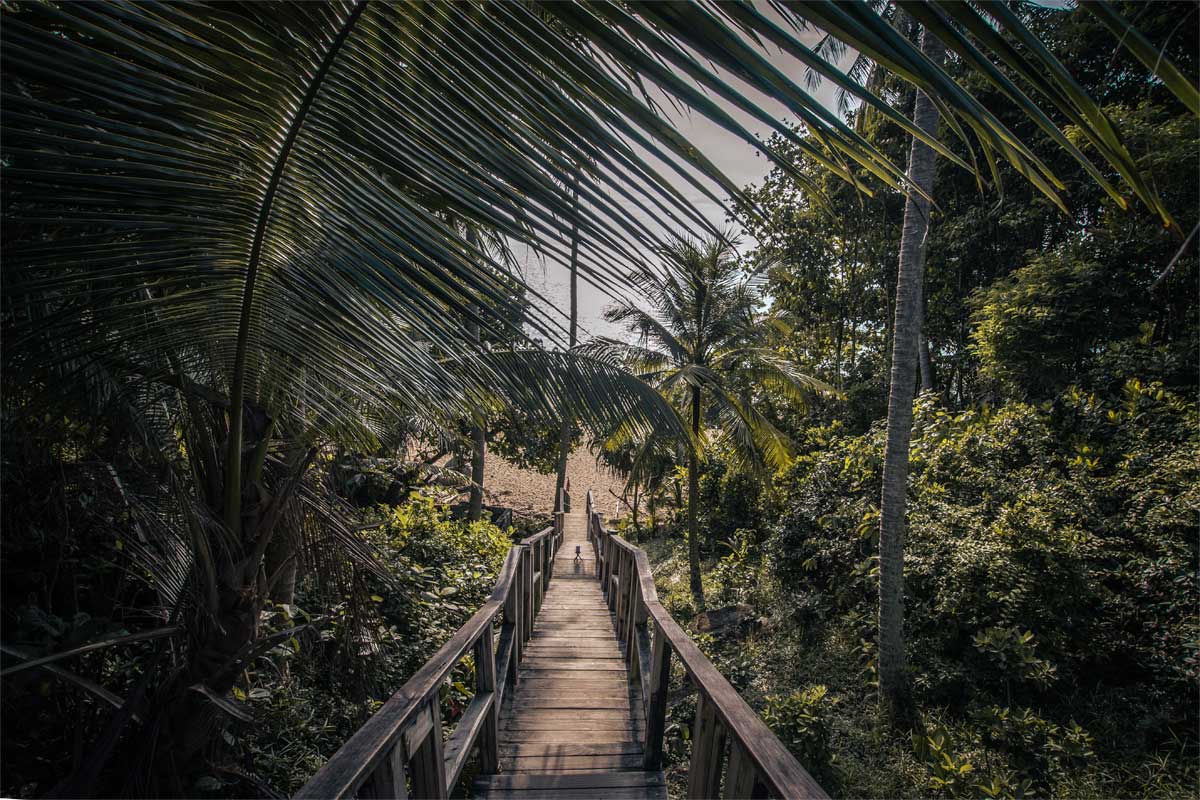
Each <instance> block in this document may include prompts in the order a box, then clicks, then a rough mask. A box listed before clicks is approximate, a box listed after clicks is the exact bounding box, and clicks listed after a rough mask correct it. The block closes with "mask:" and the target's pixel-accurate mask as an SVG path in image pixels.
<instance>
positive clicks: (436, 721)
mask: <svg viewBox="0 0 1200 800" xmlns="http://www.w3.org/2000/svg"><path fill="white" fill-rule="evenodd" d="M428 707H429V716H430V718H431V720H432V726H431V727H430V729H429V733H428V734H426V736H425V739H424V740H423V741H422V742H421V743H420V746H419V747H418V748H417V750H416V752H415V753H414V754H413V756H412V759H411V761H410V762H409V763H410V765H411V769H412V795H413V797H414V798H419V799H420V800H424V798H434V799H435V800H442V798H445V797H446V796H447V795H446V763H445V755H444V754H443V752H442V710H441V704H440V703H439V702H438V698H437V695H436V694H435V695H434V696H433V699H431V700H430V701H428Z"/></svg>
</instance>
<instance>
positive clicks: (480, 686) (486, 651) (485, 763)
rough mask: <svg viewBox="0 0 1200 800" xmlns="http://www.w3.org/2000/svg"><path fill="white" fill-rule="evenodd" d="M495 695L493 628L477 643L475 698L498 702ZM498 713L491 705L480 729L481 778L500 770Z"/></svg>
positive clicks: (488, 629) (452, 781)
mask: <svg viewBox="0 0 1200 800" xmlns="http://www.w3.org/2000/svg"><path fill="white" fill-rule="evenodd" d="M495 691H496V656H495V652H494V651H493V650H492V628H491V626H490V625H489V626H488V627H487V628H485V629H484V630H483V633H482V634H481V635H480V636H479V640H478V641H477V642H476V643H475V698H476V699H478V698H480V697H488V696H490V697H492V698H493V700H494V699H495ZM472 702H474V700H473V701H472ZM498 713H499V709H498V708H497V707H496V704H495V703H494V702H489V703H488V705H487V710H486V711H485V712H484V718H483V721H482V723H480V726H479V735H478V738H477V739H476V742H477V744H478V745H479V774H481V775H493V774H495V772H496V770H497V769H498V768H499V767H500V751H499V750H498V748H499V746H500V738H499V735H498V733H497V731H498V722H499V720H498V717H497V715H498ZM472 738H474V737H472ZM468 749H469V748H468ZM457 781H458V774H457V773H455V775H454V777H453V778H449V777H448V779H447V781H446V782H447V783H448V784H449V785H450V786H453V785H454V784H455V783H456V782H457Z"/></svg>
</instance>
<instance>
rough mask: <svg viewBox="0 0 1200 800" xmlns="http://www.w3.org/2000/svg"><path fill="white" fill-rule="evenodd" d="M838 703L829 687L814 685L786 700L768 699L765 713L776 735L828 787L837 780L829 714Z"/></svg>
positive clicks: (765, 718) (780, 698)
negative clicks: (830, 746) (831, 694)
mask: <svg viewBox="0 0 1200 800" xmlns="http://www.w3.org/2000/svg"><path fill="white" fill-rule="evenodd" d="M836 702H837V700H836V698H834V697H832V696H830V695H829V690H828V689H827V688H826V687H825V686H820V685H814V686H807V687H805V688H804V689H800V690H797V691H794V692H792V693H791V694H788V695H786V696H783V697H776V696H772V697H768V698H767V704H766V707H765V708H764V709H763V712H762V717H763V720H764V721H765V722H766V723H767V726H768V727H770V729H771V730H772V732H774V734H775V735H776V736H778V737H779V740H780V741H781V742H783V744H784V745H785V746H786V747H787V748H788V750H791V751H792V755H794V756H796V758H797V759H798V760H799V761H800V763H801V764H803V765H804V768H805V769H807V770H808V771H809V773H811V774H812V776H813V777H814V778H816V779H817V782H818V783H821V784H823V785H825V786H826V787H828V786H829V785H830V784H831V783H832V781H833V778H834V774H833V753H832V751H831V750H830V748H829V736H830V729H829V715H830V711H831V709H832V707H833V705H834V704H835V703H836Z"/></svg>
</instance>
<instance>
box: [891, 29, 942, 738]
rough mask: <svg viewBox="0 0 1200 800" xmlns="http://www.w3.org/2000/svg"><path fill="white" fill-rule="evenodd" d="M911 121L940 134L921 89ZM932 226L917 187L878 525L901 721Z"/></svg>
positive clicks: (895, 710) (911, 203) (903, 244)
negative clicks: (911, 458) (913, 461)
mask: <svg viewBox="0 0 1200 800" xmlns="http://www.w3.org/2000/svg"><path fill="white" fill-rule="evenodd" d="M921 47H922V50H924V52H925V53H926V54H927V55H928V56H929V57H930V59H931V60H933V61H935V62H938V63H940V62H941V59H942V52H943V48H942V44H941V42H940V41H938V39H937V37H936V36H933V35H932V34H930V33H929V32H928V31H925V32H922V34H921ZM913 122H914V123H916V124H917V125H918V126H919V127H920V128H921V129H922V130H923V131H926V132H927V133H929V134H930V135H933V134H935V133H936V132H937V124H938V111H937V108H936V107H935V106H934V104H933V103H932V102H931V101H930V99H929V98H928V97H927V96H926V95H925V93H924V92H918V93H917V99H916V103H915V105H914V108H913ZM908 164H909V166H908V176H909V179H910V181H911V182H912V183H913V185H914V187H915V188H916V189H917V190H919V191H923V192H925V193H926V194H928V193H929V192H931V191H932V189H933V178H934V174H935V171H936V168H937V164H936V161H935V158H934V151H933V149H932V148H930V147H929V146H928V145H926V144H924V143H923V142H921V141H920V140H919V139H914V140H913V142H912V149H911V150H910V151H909V158H908ZM928 231H929V200H928V199H926V198H924V197H921V196H920V195H918V194H916V193H915V192H912V193H910V194H909V196H908V201H907V202H906V204H905V207H904V227H903V229H902V232H901V237H900V267H899V271H898V274H897V278H896V320H895V326H894V333H893V336H892V374H891V390H890V392H889V395H888V417H887V444H886V446H885V449H884V456H883V492H882V497H881V500H880V512H881V513H880V523H879V702H880V708H881V710H882V712H883V714H884V716H885V717H886V718H887V719H888V720H889V721H891V722H892V723H893V724H896V725H898V726H908V725H911V724H912V723H913V722H915V719H916V709H915V706H914V704H913V700H912V691H911V687H910V685H909V681H908V675H907V674H906V668H905V658H904V534H905V499H906V498H905V491H906V487H907V484H908V445H909V439H910V436H911V433H912V417H913V390H914V387H915V384H916V378H917V358H918V356H917V349H918V348H917V337H918V333H919V330H920V325H921V305H922V303H921V298H922V292H923V287H922V284H923V282H924V271H925V236H926V233H927V232H928Z"/></svg>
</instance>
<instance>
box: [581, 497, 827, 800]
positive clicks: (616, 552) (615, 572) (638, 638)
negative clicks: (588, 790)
mask: <svg viewBox="0 0 1200 800" xmlns="http://www.w3.org/2000/svg"><path fill="white" fill-rule="evenodd" d="M587 520H588V523H587V524H588V540H589V541H590V542H591V543H592V547H593V549H594V550H595V553H596V575H597V578H598V579H599V580H600V584H601V586H602V588H603V590H604V594H605V597H606V599H607V600H608V607H609V608H610V609H611V610H612V611H613V613H614V615H615V617H616V628H617V636H618V638H619V639H620V640H621V642H622V645H623V649H624V653H625V661H626V663H627V664H628V665H629V679H630V680H631V681H639V682H640V683H641V688H642V702H643V704H644V711H645V719H646V726H645V737H646V739H645V742H643V747H644V753H645V756H644V761H643V765H644V767H645V768H646V769H661V768H662V761H663V733H664V730H665V728H666V717H667V694H668V690H669V688H670V686H669V685H670V677H671V659H672V658H673V657H677V658H678V659H679V661H680V662H681V664H682V665H683V668H684V670H685V671H686V673H687V677H688V680H689V682H690V683H691V685H692V686H693V687H694V688H695V690H696V691H697V693H698V696H697V698H696V718H695V723H694V724H693V726H692V737H691V738H692V760H691V764H690V766H689V769H688V791H687V796H688V797H693V798H712V797H717V796H721V797H726V798H753V797H764V796H771V797H779V798H786V799H787V800H793V799H794V798H805V797H814V798H821V797H828V795H827V794H826V793H825V790H824V789H822V788H821V787H820V786H819V785H818V784H817V782H816V781H815V780H813V777H812V776H811V775H809V774H808V772H807V771H806V770H805V769H804V767H802V766H801V765H800V762H798V761H797V760H796V759H795V757H793V756H792V754H791V753H790V752H788V750H787V748H786V747H784V746H783V743H782V742H780V741H779V739H778V738H777V737H776V736H775V734H773V733H771V729H770V728H768V727H767V726H766V724H764V723H763V721H762V720H761V719H759V717H758V715H757V714H755V713H754V710H753V709H752V708H750V706H749V705H747V703H746V701H745V700H743V699H742V697H741V695H739V694H738V693H737V690H736V689H734V688H733V687H732V686H730V685H729V681H727V680H725V677H724V676H723V675H721V673H720V672H718V671H717V668H716V667H715V666H713V664H712V662H711V661H709V660H708V658H706V657H705V655H704V654H703V653H702V652H700V648H698V647H697V646H696V644H695V642H693V641H692V639H691V637H690V636H688V635H687V633H686V632H684V630H683V629H682V628H680V627H679V625H678V624H677V623H676V622H675V620H674V619H673V618H672V617H671V615H670V614H669V613H667V610H666V609H665V608H663V607H662V605H661V604H660V603H659V602H658V592H657V591H656V590H655V588H654V576H653V575H652V573H651V571H650V561H649V559H648V558H647V557H646V553H645V551H643V550H642V549H641V548H640V547H635V546H634V545H632V544H630V543H629V542H627V541H625V540H624V539H622V538H621V537H620V536H617V535H616V534H615V533H614V532H612V531H609V530H606V529H605V528H604V525H603V523H602V522H601V520H600V515H599V514H597V513H596V512H595V508H594V505H593V498H592V493H591V491H590V490H589V491H588V494H587ZM726 740H728V744H729V747H728V751H729V753H728V759H726V757H725V755H726V752H725V751H726V749H727V748H726ZM726 762H728V763H727V765H726ZM723 772H724V787H723V791H721V788H722V781H721V777H722V773H723ZM718 792H720V794H719V795H718Z"/></svg>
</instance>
